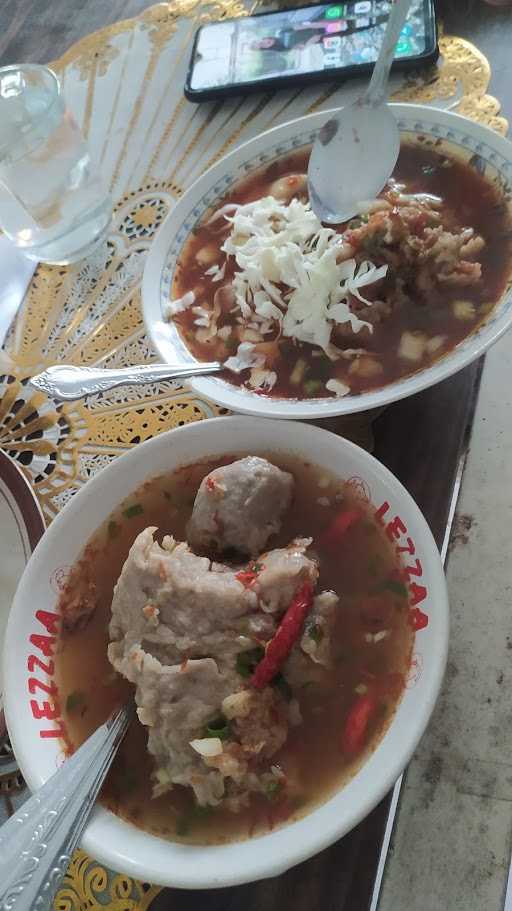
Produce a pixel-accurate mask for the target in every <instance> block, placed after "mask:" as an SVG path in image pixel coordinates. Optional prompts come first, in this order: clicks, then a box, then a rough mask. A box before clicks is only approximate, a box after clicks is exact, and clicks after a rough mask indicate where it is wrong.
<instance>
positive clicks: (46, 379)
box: [0, 361, 222, 911]
mask: <svg viewBox="0 0 512 911" xmlns="http://www.w3.org/2000/svg"><path fill="white" fill-rule="evenodd" d="M219 370H222V365H221V364H219V363H217V362H216V361H213V362H212V363H205V364H183V365H180V366H173V365H172V364H141V365H140V366H138V367H119V368H117V369H108V370H107V369H106V368H102V367H75V366H73V365H72V364H57V365H56V366H55V367H48V369H47V370H44V371H43V373H40V374H38V376H34V377H32V379H31V380H30V384H31V386H35V387H36V389H39V390H40V391H41V392H46V394H47V395H49V396H50V397H51V398H53V399H56V400H57V401H60V402H73V401H75V400H76V399H82V398H84V397H85V396H86V395H92V394H93V393H95V392H106V391H107V390H108V389H113V388H114V387H115V386H127V385H128V386H139V385H142V384H143V383H155V382H159V381H162V380H178V379H184V378H185V377H189V376H201V375H202V374H209V373H217V372H218V371H219ZM0 911H1V909H0Z"/></svg>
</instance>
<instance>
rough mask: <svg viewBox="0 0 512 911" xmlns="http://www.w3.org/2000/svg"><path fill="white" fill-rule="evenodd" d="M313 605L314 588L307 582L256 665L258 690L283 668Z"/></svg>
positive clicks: (255, 682) (255, 674)
mask: <svg viewBox="0 0 512 911" xmlns="http://www.w3.org/2000/svg"><path fill="white" fill-rule="evenodd" d="M312 604H313V586H312V585H311V583H310V582H305V583H304V585H303V586H302V587H301V588H300V589H299V590H298V592H296V594H295V597H294V599H293V601H292V603H291V604H290V606H289V608H288V610H287V611H286V613H285V615H284V617H283V619H282V620H281V623H280V624H279V626H278V627H277V630H276V632H275V633H274V636H273V637H272V639H271V640H270V642H269V643H268V645H267V650H266V652H265V654H264V656H263V658H262V659H261V661H260V662H259V664H258V665H256V669H255V671H254V674H253V675H252V677H251V683H252V685H253V686H254V687H256V689H257V690H262V689H263V687H264V686H266V685H267V683H270V681H271V680H272V678H273V677H275V675H276V674H277V673H278V672H279V670H280V669H281V667H282V666H283V664H284V662H285V661H286V659H287V657H288V655H289V654H290V652H291V650H292V647H293V645H294V644H295V642H296V641H297V639H298V638H299V636H300V635H301V633H302V630H303V627H304V621H305V619H306V616H307V614H308V612H309V610H310V609H311V606H312Z"/></svg>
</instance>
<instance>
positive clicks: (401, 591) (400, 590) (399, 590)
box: [382, 579, 407, 598]
mask: <svg viewBox="0 0 512 911" xmlns="http://www.w3.org/2000/svg"><path fill="white" fill-rule="evenodd" d="M382 587H383V588H384V589H387V591H390V592H393V594H394V595H400V597H401V598H407V588H406V586H405V585H404V584H403V582H397V581H396V580H395V579H387V581H386V582H384V585H383V586H382Z"/></svg>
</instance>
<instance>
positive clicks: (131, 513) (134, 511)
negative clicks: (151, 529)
mask: <svg viewBox="0 0 512 911" xmlns="http://www.w3.org/2000/svg"><path fill="white" fill-rule="evenodd" d="M143 512H144V509H143V507H142V506H141V504H140V503H134V504H133V506H128V508H127V509H123V516H125V517H126V518H127V519H133V518H135V516H141V515H142V513H143Z"/></svg>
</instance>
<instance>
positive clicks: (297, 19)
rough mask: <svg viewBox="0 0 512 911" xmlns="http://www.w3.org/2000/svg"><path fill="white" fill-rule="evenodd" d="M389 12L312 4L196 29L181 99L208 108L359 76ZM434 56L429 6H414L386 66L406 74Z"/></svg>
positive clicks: (362, 4)
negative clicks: (229, 99) (216, 101)
mask: <svg viewBox="0 0 512 911" xmlns="http://www.w3.org/2000/svg"><path fill="white" fill-rule="evenodd" d="M391 7H392V2H386V0H351V2H349V3H330V4H329V3H319V4H315V5H314V6H301V7H299V8H294V9H287V10H279V11H277V12H271V13H258V14H257V15H255V16H247V17H245V18H240V19H226V20H223V21H221V22H212V23H209V24H208V25H203V26H202V28H200V29H199V30H198V32H197V33H196V36H195V39H194V46H193V49H192V56H191V59H190V65H189V70H188V74H187V80H186V83H185V95H186V97H187V98H188V99H189V100H190V101H209V100H211V99H213V98H222V97H225V96H229V95H245V94H246V93H247V92H261V91H268V90H272V91H274V90H276V89H279V88H287V87H290V86H298V85H308V84H310V83H312V82H320V81H323V82H326V81H327V82H333V81H336V80H337V79H344V78H346V77H348V76H353V75H362V74H364V73H365V72H368V71H370V70H371V69H372V64H373V63H374V62H375V60H376V59H377V54H378V52H379V48H380V45H381V42H382V37H383V35H384V30H385V28H386V23H387V20H388V16H389V12H390V9H391ZM437 56H438V49H437V29H436V19H435V12H434V5H433V0H413V2H412V4H411V8H410V10H409V15H408V17H407V21H406V24H405V25H404V27H403V29H402V33H401V35H400V38H399V41H398V43H397V46H396V51H395V61H394V64H393V66H394V67H396V68H400V69H405V68H413V67H417V66H418V65H421V64H428V63H432V62H434V61H435V60H436V59H437Z"/></svg>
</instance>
